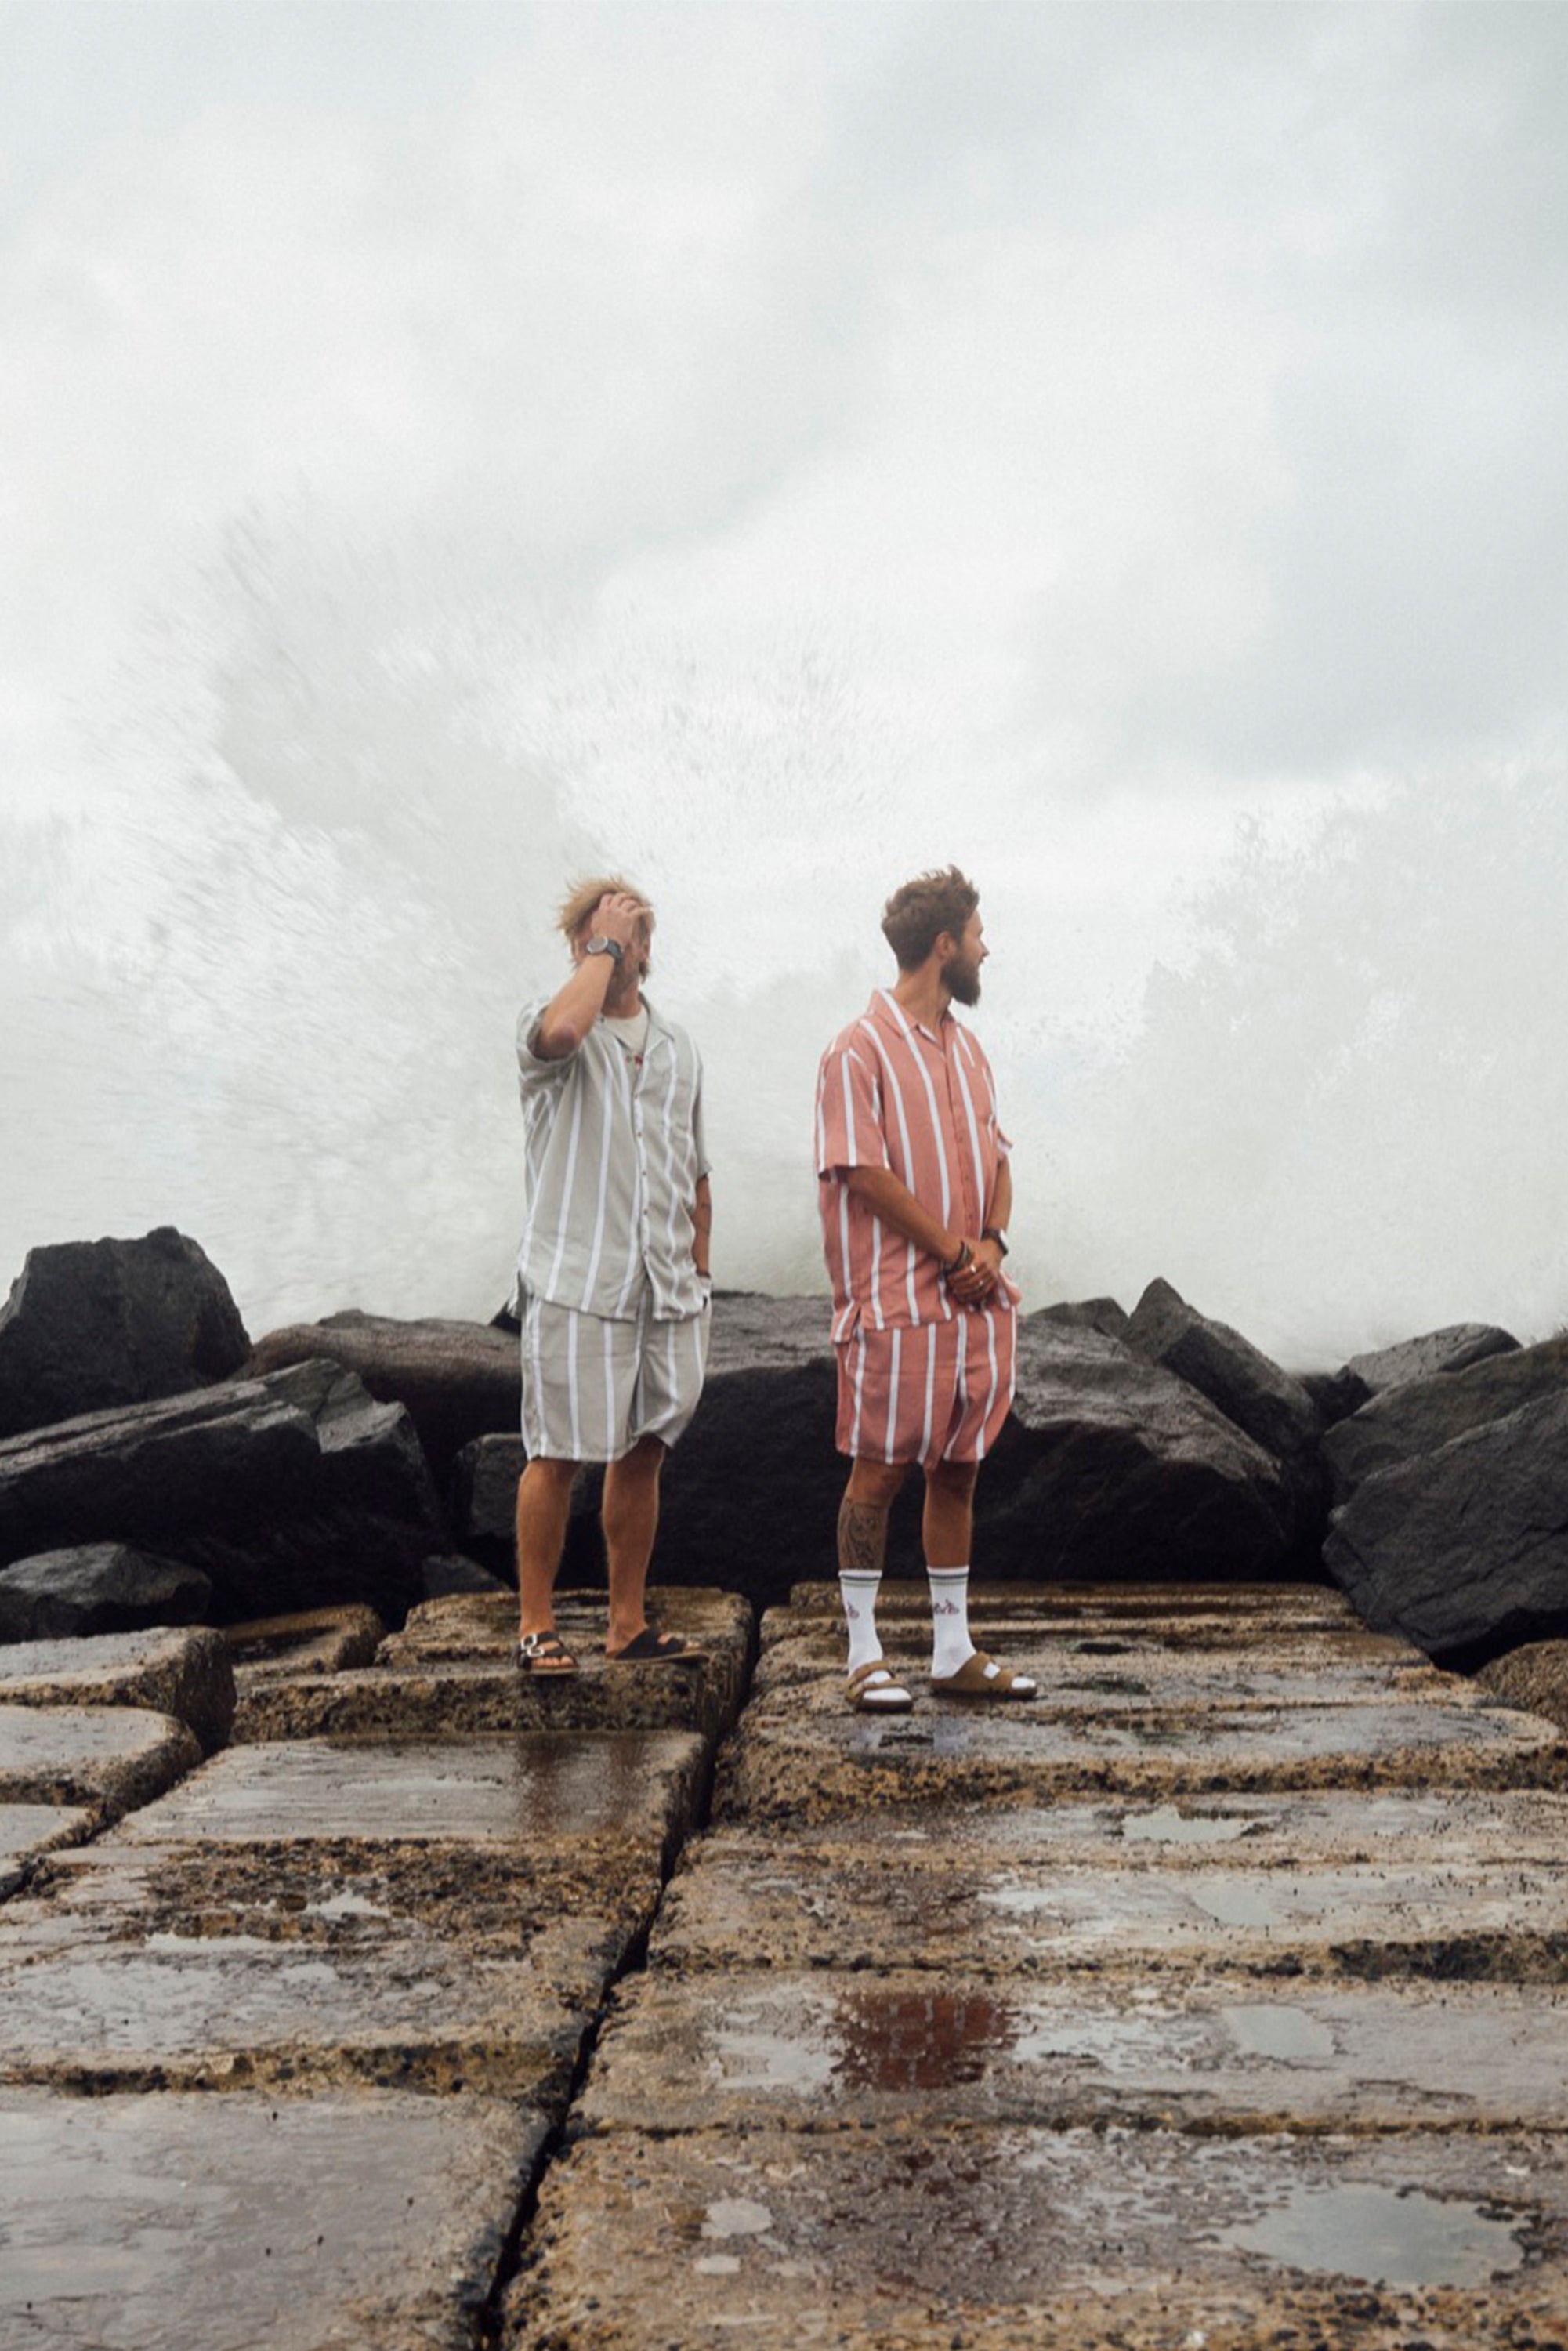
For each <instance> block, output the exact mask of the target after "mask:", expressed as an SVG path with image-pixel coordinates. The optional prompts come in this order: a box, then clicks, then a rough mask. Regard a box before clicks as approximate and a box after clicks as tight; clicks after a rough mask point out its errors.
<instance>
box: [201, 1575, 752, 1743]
mask: <svg viewBox="0 0 1568 2351" xmlns="http://www.w3.org/2000/svg"><path fill="white" fill-rule="evenodd" d="M649 1601H650V1605H651V1606H652V1607H653V1610H654V1612H655V1613H656V1614H657V1616H658V1618H659V1621H660V1623H661V1624H662V1625H664V1627H665V1628H666V1629H667V1630H669V1631H670V1632H673V1633H679V1634H681V1635H684V1636H685V1638H687V1639H688V1640H691V1641H694V1642H697V1643H700V1644H701V1646H702V1648H703V1650H704V1652H705V1654H704V1655H703V1656H701V1657H700V1658H693V1659H691V1660H689V1661H688V1662H686V1663H685V1664H676V1665H673V1666H663V1665H636V1666H628V1665H614V1664H612V1663H611V1662H610V1660H609V1659H608V1658H607V1657H606V1656H605V1655H604V1608H603V1604H602V1603H601V1601H599V1600H598V1599H597V1597H596V1596H594V1595H591V1594H588V1593H558V1594H557V1605H556V1615H557V1622H558V1624H559V1627H560V1631H561V1635H562V1637H563V1638H564V1639H565V1641H566V1643H567V1645H568V1646H569V1647H570V1649H571V1651H572V1652H573V1654H574V1656H576V1657H577V1659H578V1661H579V1669H578V1671H577V1672H576V1673H575V1674H573V1675H570V1676H558V1677H554V1678H553V1679H552V1678H551V1677H549V1676H525V1675H520V1674H519V1673H518V1671H517V1666H516V1663H515V1656H516V1648H517V1600H516V1598H515V1597H514V1595H513V1594H512V1593H501V1594H500V1595H498V1596H497V1597H492V1596H490V1595H489V1594H487V1593H455V1594H453V1595H451V1596H450V1597H449V1598H447V1599H444V1600H438V1601H432V1602H428V1603H426V1604H425V1605H424V1606H423V1607H422V1608H418V1609H416V1610H415V1611H414V1612H413V1615H411V1617H410V1618H409V1621H408V1624H407V1625H406V1626H405V1628H404V1630H403V1631H402V1633H401V1634H399V1635H393V1636H392V1638H390V1639H389V1640H387V1641H385V1642H383V1644H382V1647H381V1649H380V1651H379V1652H378V1655H377V1659H376V1663H375V1665H374V1666H373V1667H369V1668H366V1669H363V1670H361V1671H359V1672H348V1673H336V1674H332V1675H329V1676H326V1677H323V1676H320V1675H317V1674H310V1673H307V1674H302V1675H297V1676H296V1675H291V1676H286V1677H285V1676H279V1677H276V1678H275V1679H272V1680H271V1681H269V1682H268V1683H267V1684H266V1685H265V1686H257V1685H250V1686H247V1687H246V1690H245V1692H244V1695H243V1697H242V1698H241V1702H240V1706H239V1708H238V1710H237V1713H236V1716H235V1740H279V1739H308V1738H321V1737H326V1736H329V1735H330V1736H335V1737H350V1738H359V1739H371V1738H380V1739H407V1738H429V1737H433V1736H437V1735H439V1734H440V1733H441V1732H442V1731H448V1732H454V1733H457V1732H461V1733H465V1734H466V1733H475V1732H481V1731H501V1730H507V1729H521V1730H549V1731H555V1732H559V1733H560V1734H562V1735H565V1734H568V1733H572V1732H576V1731H580V1730H581V1731H594V1732H603V1731H608V1730H695V1731H697V1732H699V1733H701V1734H702V1735H703V1736H704V1737H706V1738H709V1739H716V1738H718V1737H719V1736H720V1735H721V1734H722V1733H723V1732H724V1731H725V1730H727V1729H728V1728H729V1726H730V1724H731V1723H732V1722H733V1721H734V1719H735V1717H736V1714H737V1711H738V1709H739V1707H740V1702H741V1698H742V1694H743V1691H744V1688H745V1683H746V1674H747V1664H748V1660H749V1656H750V1649H751V1621H752V1620H751V1612H750V1610H749V1609H748V1608H747V1605H746V1603H745V1602H744V1601H742V1600H740V1599H738V1598H737V1596H736V1595H735V1594H733V1593H720V1592H702V1591H690V1590H685V1589H682V1590H672V1589H670V1588H669V1587H664V1588H662V1589H654V1590H653V1591H651V1592H650V1594H649Z"/></svg>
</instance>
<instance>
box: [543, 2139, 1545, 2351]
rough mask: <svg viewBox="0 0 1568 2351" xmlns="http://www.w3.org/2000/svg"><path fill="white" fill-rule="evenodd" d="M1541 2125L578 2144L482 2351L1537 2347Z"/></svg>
mask: <svg viewBox="0 0 1568 2351" xmlns="http://www.w3.org/2000/svg"><path fill="white" fill-rule="evenodd" d="M1565 2308H1568V2150H1565V2148H1564V2145H1563V2141H1562V2139H1561V2138H1558V2137H1545V2136H1530V2135H1525V2134H1522V2133H1500V2134H1498V2135H1495V2136H1490V2137H1473V2136H1471V2135H1469V2134H1463V2133H1460V2134H1453V2135H1449V2134H1439V2133H1420V2134H1406V2135H1400V2136H1398V2137H1395V2138H1392V2139H1388V2138H1377V2137H1373V2138H1345V2137H1337V2138H1336V2137H1326V2136H1322V2137H1287V2136H1285V2135H1283V2134H1275V2135H1268V2136H1262V2135H1260V2136H1246V2135H1244V2136H1241V2137H1222V2136H1219V2135H1214V2136H1209V2137H1195V2136H1194V2135H1192V2134H1188V2133H1177V2132H1171V2131H1166V2130H1158V2129H1152V2130H1134V2131H1124V2130H1119V2129H1112V2130H1083V2129H1067V2130H1059V2131H1051V2130H1039V2129H1029V2128H1019V2127H1007V2126H1003V2127H996V2128H986V2129H973V2128H962V2127H942V2126H935V2125H927V2124H926V2123H925V2122H924V2121H923V2122H921V2123H919V2124H917V2125H913V2126H911V2125H906V2126H904V2127H902V2128H897V2127H894V2128H886V2129H876V2128H862V2129H856V2130H852V2131H841V2132H837V2133H821V2134H816V2135H808V2134H804V2133H801V2132H800V2131H794V2132H785V2131H768V2130H766V2129H760V2130H758V2131H755V2132H747V2133H740V2132H724V2131H718V2130H714V2131H706V2132H701V2133H696V2134H693V2135H691V2136H689V2137H681V2136H666V2137H661V2138H660V2139H659V2140H657V2141H656V2142H652V2141H650V2140H648V2139H647V2138H645V2137H640V2136H637V2135H634V2134H630V2133H628V2134H622V2133H617V2132H611V2133H606V2134H605V2135H603V2136H601V2137H592V2138H588V2139H585V2140H582V2141H580V2142H579V2143H578V2144H577V2145H576V2146H574V2147H573V2148H572V2150H571V2152H570V2156H569V2157H568V2158H567V2159H566V2160H565V2161H563V2162H562V2163H560V2164H559V2165H557V2166H554V2167H552V2168H551V2171H550V2172H549V2175H548V2177H547V2178H546V2179H545V2181H544V2184H543V2189H542V2192H541V2198H540V2205H539V2210H538V2219H537V2221H536V2224H535V2228H534V2230H533V2232H532V2240H531V2245H530V2258H529V2261H528V2264H527V2265H526V2266H525V2268H524V2270H523V2271H522V2273H521V2274H520V2275H519V2277H518V2279H517V2282H516V2283H515V2284H514V2286H513V2287H512V2289H511V2290H510V2292H509V2293H508V2294H507V2301H506V2304H505V2318H506V2327H505V2333H504V2341H505V2343H506V2344H507V2346H508V2351H546V2346H549V2351H560V2346H566V2345H570V2346H572V2351H611V2346H615V2351H642V2346H648V2351H653V2346H659V2351H664V2346H669V2345H673V2344H679V2345H681V2346H683V2351H688V2346H716V2345H719V2344H721V2343H722V2344H726V2345H730V2344H734V2343H737V2342H744V2343H747V2344H749V2345H754V2346H761V2351H775V2346H776V2351H799V2346H802V2345H808V2344H821V2345H824V2346H825V2345H833V2346H861V2345H867V2346H869V2345H872V2344H877V2345H882V2346H889V2345H893V2344H897V2345H899V2346H904V2351H951V2347H952V2346H953V2344H954V2342H955V2341H957V2342H958V2343H960V2344H961V2345H962V2346H963V2351H1004V2346H1005V2351H1021V2346H1025V2345H1028V2346H1037V2351H1099V2347H1100V2346H1104V2351H1110V2346H1116V2351H1143V2346H1147V2351H1155V2346H1159V2351H1174V2346H1180V2345H1197V2344H1202V2345H1203V2346H1206V2351H1242V2346H1247V2351H1257V2346H1260V2345H1261V2344H1265V2343H1269V2344H1279V2345H1281V2346H1303V2351H1304V2346H1334V2347H1335V2351H1339V2346H1345V2351H1396V2346H1398V2351H1410V2346H1414V2345H1416V2344H1424V2345H1427V2346H1434V2351H1436V2346H1444V2351H1461V2346H1463V2351H1493V2347H1494V2346H1499V2351H1500V2346H1504V2345H1506V2346H1511V2351H1521V2346H1544V2345H1546V2344H1548V2343H1560V2342H1561V2341H1562V2339H1563V2335H1562V2325H1563V2311H1564V2309H1565Z"/></svg>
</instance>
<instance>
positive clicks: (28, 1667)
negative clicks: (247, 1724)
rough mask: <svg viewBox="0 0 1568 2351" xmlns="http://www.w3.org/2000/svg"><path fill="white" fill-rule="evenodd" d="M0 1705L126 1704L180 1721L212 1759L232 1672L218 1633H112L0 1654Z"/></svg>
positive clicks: (221, 1737) (231, 1691)
mask: <svg viewBox="0 0 1568 2351" xmlns="http://www.w3.org/2000/svg"><path fill="white" fill-rule="evenodd" d="M0 1704H4V1705H6V1706H133V1707H141V1708H144V1709H147V1710H149V1711H151V1712H152V1713H154V1714H166V1715H172V1717H173V1719H175V1721H177V1722H183V1723H184V1724H185V1726H186V1728H187V1729H189V1730H191V1731H192V1732H193V1735H194V1737H195V1738H196V1739H197V1740H198V1741H199V1742H200V1744H201V1746H202V1748H203V1750H204V1752H205V1753H207V1754H209V1755H210V1754H212V1753H213V1752H214V1750H215V1749H217V1748H219V1747H222V1746H223V1745H224V1743H225V1740H227V1738H228V1735H229V1729H230V1726H231V1725H232V1723H233V1721H234V1712H235V1677H234V1667H233V1666H232V1665H231V1664H230V1662H229V1650H228V1645H227V1643H226V1642H225V1639H224V1636H223V1635H222V1634H221V1633H215V1632H209V1631H206V1630H202V1631H198V1632H185V1633H182V1632H168V1631H162V1630H159V1631H154V1632H146V1633H117V1634H109V1635H103V1636H101V1637H99V1638H97V1639H90V1638H89V1639H87V1640H69V1641H30V1642H27V1643H26V1644H24V1645H22V1646H19V1647H15V1648H5V1649H0Z"/></svg>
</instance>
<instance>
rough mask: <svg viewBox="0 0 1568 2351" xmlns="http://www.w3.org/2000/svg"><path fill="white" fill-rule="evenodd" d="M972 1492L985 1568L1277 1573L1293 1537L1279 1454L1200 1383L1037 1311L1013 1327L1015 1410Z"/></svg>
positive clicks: (1153, 1576)
mask: <svg viewBox="0 0 1568 2351" xmlns="http://www.w3.org/2000/svg"><path fill="white" fill-rule="evenodd" d="M980 1491H981V1497H982V1502H981V1513H980V1521H979V1525H978V1527H977V1536H976V1554H977V1559H982V1558H983V1572H984V1573H985V1574H986V1575H987V1576H988V1577H989V1576H994V1575H998V1574H1000V1575H1019V1576H1040V1575H1049V1576H1061V1577H1070V1578H1072V1579H1075V1580H1080V1579H1081V1580H1084V1581H1113V1580H1115V1579H1118V1578H1125V1579H1127V1580H1129V1581H1131V1582H1137V1583H1146V1582H1155V1581H1168V1582H1170V1583H1181V1582H1183V1581H1184V1580H1185V1579H1186V1578H1187V1577H1197V1578H1199V1579H1201V1580H1203V1581H1206V1582H1207V1581H1212V1580H1213V1579H1214V1578H1215V1577H1217V1576H1235V1577H1236V1578H1238V1579H1239V1580H1253V1579H1256V1578H1258V1577H1260V1576H1269V1575H1277V1574H1281V1573H1285V1572H1286V1571H1287V1569H1288V1566H1289V1563H1290V1561H1291V1554H1292V1549H1293V1545H1294V1541H1295V1533H1296V1511H1297V1504H1296V1499H1295V1495H1294V1492H1293V1490H1292V1489H1291V1484H1290V1482H1289V1480H1288V1479H1287V1478H1286V1475H1285V1473H1284V1471H1283V1470H1282V1468H1281V1465H1280V1463H1279V1462H1278V1461H1277V1460H1276V1459H1274V1458H1273V1457H1272V1456H1271V1455H1270V1454H1269V1453H1267V1452H1265V1450H1264V1449H1263V1447H1261V1446H1260V1445H1259V1444H1258V1443H1257V1442H1256V1441H1255V1440H1254V1439H1253V1438H1251V1437H1248V1436H1247V1435H1246V1434H1245V1433H1244V1431H1242V1430H1241V1429H1239V1428H1238V1427H1237V1426H1236V1425H1235V1423H1234V1422H1232V1421H1231V1420H1229V1419H1228V1418H1227V1417H1226V1416H1225V1415H1224V1414H1223V1413H1221V1412H1220V1411H1219V1410H1218V1408H1217V1407H1216V1406H1215V1405H1212V1404H1210V1403H1209V1401H1208V1400H1207V1397H1206V1396H1202V1395H1198V1394H1197V1392H1196V1391H1195V1390H1194V1389H1193V1388H1192V1387H1191V1386H1189V1385H1188V1384H1187V1383H1186V1381H1185V1380H1181V1379H1178V1378H1176V1376H1175V1374H1172V1373H1170V1372H1167V1371H1166V1370H1164V1369H1162V1368H1161V1366H1159V1365H1158V1364H1151V1363H1150V1362H1148V1360H1147V1359H1146V1358H1145V1356H1143V1355H1140V1354H1138V1353H1135V1352H1134V1350H1133V1349H1132V1348H1131V1347H1128V1346H1125V1345H1124V1344H1123V1343H1120V1342H1119V1341H1117V1340H1114V1339H1107V1338H1103V1337H1102V1336H1101V1335H1100V1334H1099V1333H1098V1332H1094V1331H1087V1330H1082V1329H1073V1328H1064V1327H1063V1326H1061V1324H1058V1323H1053V1322H1048V1321H1046V1320H1044V1319H1043V1318H1042V1317H1040V1316H1039V1315H1028V1316H1026V1317H1025V1318H1024V1322H1023V1324H1022V1326H1021V1328H1020V1330H1019V1382H1018V1395H1017V1398H1016V1401H1015V1404H1014V1408H1013V1418H1012V1421H1011V1422H1010V1423H1009V1426H1008V1427H1007V1429H1006V1430H1005V1431H1004V1432H1003V1435H1002V1437H1001V1439H1000V1441H999V1442H998V1446H997V1447H996V1450H995V1452H994V1453H993V1455H992V1457H991V1460H990V1462H989V1464H988V1467H987V1468H986V1470H985V1471H984V1473H983V1474H982V1479H981V1488H980ZM987 1497H988V1499H987Z"/></svg>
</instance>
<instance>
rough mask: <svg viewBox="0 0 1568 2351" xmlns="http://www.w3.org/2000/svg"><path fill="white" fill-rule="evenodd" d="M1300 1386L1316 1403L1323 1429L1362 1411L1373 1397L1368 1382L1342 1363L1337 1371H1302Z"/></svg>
mask: <svg viewBox="0 0 1568 2351" xmlns="http://www.w3.org/2000/svg"><path fill="white" fill-rule="evenodd" d="M1300 1377H1301V1385H1302V1386H1303V1387H1304V1388H1305V1390H1306V1392H1307V1394H1308V1395H1310V1396H1311V1398H1312V1402H1313V1404H1314V1405H1316V1406H1317V1413H1318V1418H1319V1419H1320V1421H1321V1422H1322V1425H1323V1426H1324V1428H1333V1426H1334V1424H1335V1423H1336V1422H1337V1421H1341V1420H1348V1419H1349V1417H1350V1416H1351V1414H1352V1413H1353V1412H1359V1411H1360V1410H1361V1407H1362V1405H1364V1404H1365V1403H1367V1402H1368V1400H1369V1399H1370V1397H1371V1395H1372V1390H1371V1389H1370V1388H1369V1387H1368V1386H1367V1384H1366V1382H1365V1381H1364V1379H1362V1378H1360V1377H1359V1375H1358V1374H1356V1373H1354V1372H1353V1371H1351V1370H1350V1369H1349V1367H1348V1366H1347V1365H1345V1364H1341V1366H1340V1368H1339V1370H1338V1371H1337V1372H1302V1373H1301V1374H1300Z"/></svg>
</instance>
